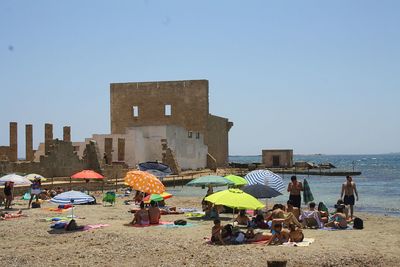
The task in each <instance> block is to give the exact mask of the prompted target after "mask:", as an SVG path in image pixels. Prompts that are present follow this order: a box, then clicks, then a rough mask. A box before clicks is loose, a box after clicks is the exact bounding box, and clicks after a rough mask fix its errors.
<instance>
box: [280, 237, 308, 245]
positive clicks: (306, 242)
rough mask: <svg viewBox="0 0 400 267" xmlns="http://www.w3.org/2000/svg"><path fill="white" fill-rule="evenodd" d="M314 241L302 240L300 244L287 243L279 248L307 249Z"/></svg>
mask: <svg viewBox="0 0 400 267" xmlns="http://www.w3.org/2000/svg"><path fill="white" fill-rule="evenodd" d="M314 241H315V239H314V238H304V240H303V241H302V242H287V243H283V244H282V245H280V246H284V247H308V246H310V245H311V244H312V243H314Z"/></svg>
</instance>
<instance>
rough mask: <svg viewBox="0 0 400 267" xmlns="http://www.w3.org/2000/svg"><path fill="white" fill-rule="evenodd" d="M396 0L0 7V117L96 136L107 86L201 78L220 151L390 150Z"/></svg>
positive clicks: (105, 117)
mask: <svg viewBox="0 0 400 267" xmlns="http://www.w3.org/2000/svg"><path fill="white" fill-rule="evenodd" d="M399 14H400V1H396V0H393V1H377V0H375V1H368V0H359V1H348V0H342V1H319V0H315V1H297V0H295V1H232V0H229V1H205V0H203V1H183V0H182V1H161V0H160V1H151V0H148V1H99V0H96V1H28V0H27V1H11V0H3V1H1V2H0V90H1V91H0V92H1V102H0V103H1V105H0V114H1V116H0V145H8V138H9V137H8V134H9V131H8V123H9V122H10V121H17V122H18V123H19V137H20V138H19V143H20V148H19V151H20V153H19V157H24V156H25V153H24V143H25V139H24V131H25V129H24V124H25V123H33V124H34V139H35V144H36V145H37V144H38V143H39V142H40V141H42V140H43V128H44V126H43V124H44V123H45V122H51V123H53V124H54V132H55V137H59V138H61V137H62V126H64V125H70V126H72V137H73V140H74V141H79V140H82V139H83V138H85V137H89V136H91V134H92V133H109V131H110V122H109V83H111V82H128V81H157V80H182V79H208V80H209V81H210V112H211V113H213V114H215V115H220V116H225V117H228V118H229V119H230V120H231V121H233V122H234V123H235V126H234V127H233V128H232V130H231V134H230V154H235V155H237V154H241V155H245V154H246V155H248V154H260V153H261V150H262V149H263V148H293V149H294V150H295V153H329V154H355V153H385V152H398V151H400V141H399V137H400V119H399V115H400V107H399V104H400V73H399V72H400V49H399V48H400V31H399V29H400V16H399Z"/></svg>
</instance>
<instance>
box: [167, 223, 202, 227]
mask: <svg viewBox="0 0 400 267" xmlns="http://www.w3.org/2000/svg"><path fill="white" fill-rule="evenodd" d="M194 226H197V224H194V223H187V224H186V225H175V224H164V225H160V227H164V228H187V227H194Z"/></svg>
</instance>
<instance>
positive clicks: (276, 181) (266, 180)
mask: <svg viewBox="0 0 400 267" xmlns="http://www.w3.org/2000/svg"><path fill="white" fill-rule="evenodd" d="M244 179H246V180H247V182H248V183H249V185H255V184H261V185H266V186H268V187H270V188H272V189H274V190H276V191H278V192H282V191H283V190H284V189H285V186H284V185H283V179H282V178H281V177H280V176H279V175H277V174H275V173H273V172H271V171H269V170H255V171H252V172H249V173H248V174H247V175H246V176H245V177H244Z"/></svg>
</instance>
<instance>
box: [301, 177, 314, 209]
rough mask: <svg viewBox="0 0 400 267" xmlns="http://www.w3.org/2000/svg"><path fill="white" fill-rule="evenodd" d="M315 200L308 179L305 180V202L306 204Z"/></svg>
mask: <svg viewBox="0 0 400 267" xmlns="http://www.w3.org/2000/svg"><path fill="white" fill-rule="evenodd" d="M313 200H314V196H313V194H312V193H311V189H310V186H309V185H308V182H307V180H306V179H304V182H303V201H304V203H305V204H307V203H309V202H311V201H313Z"/></svg>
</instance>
